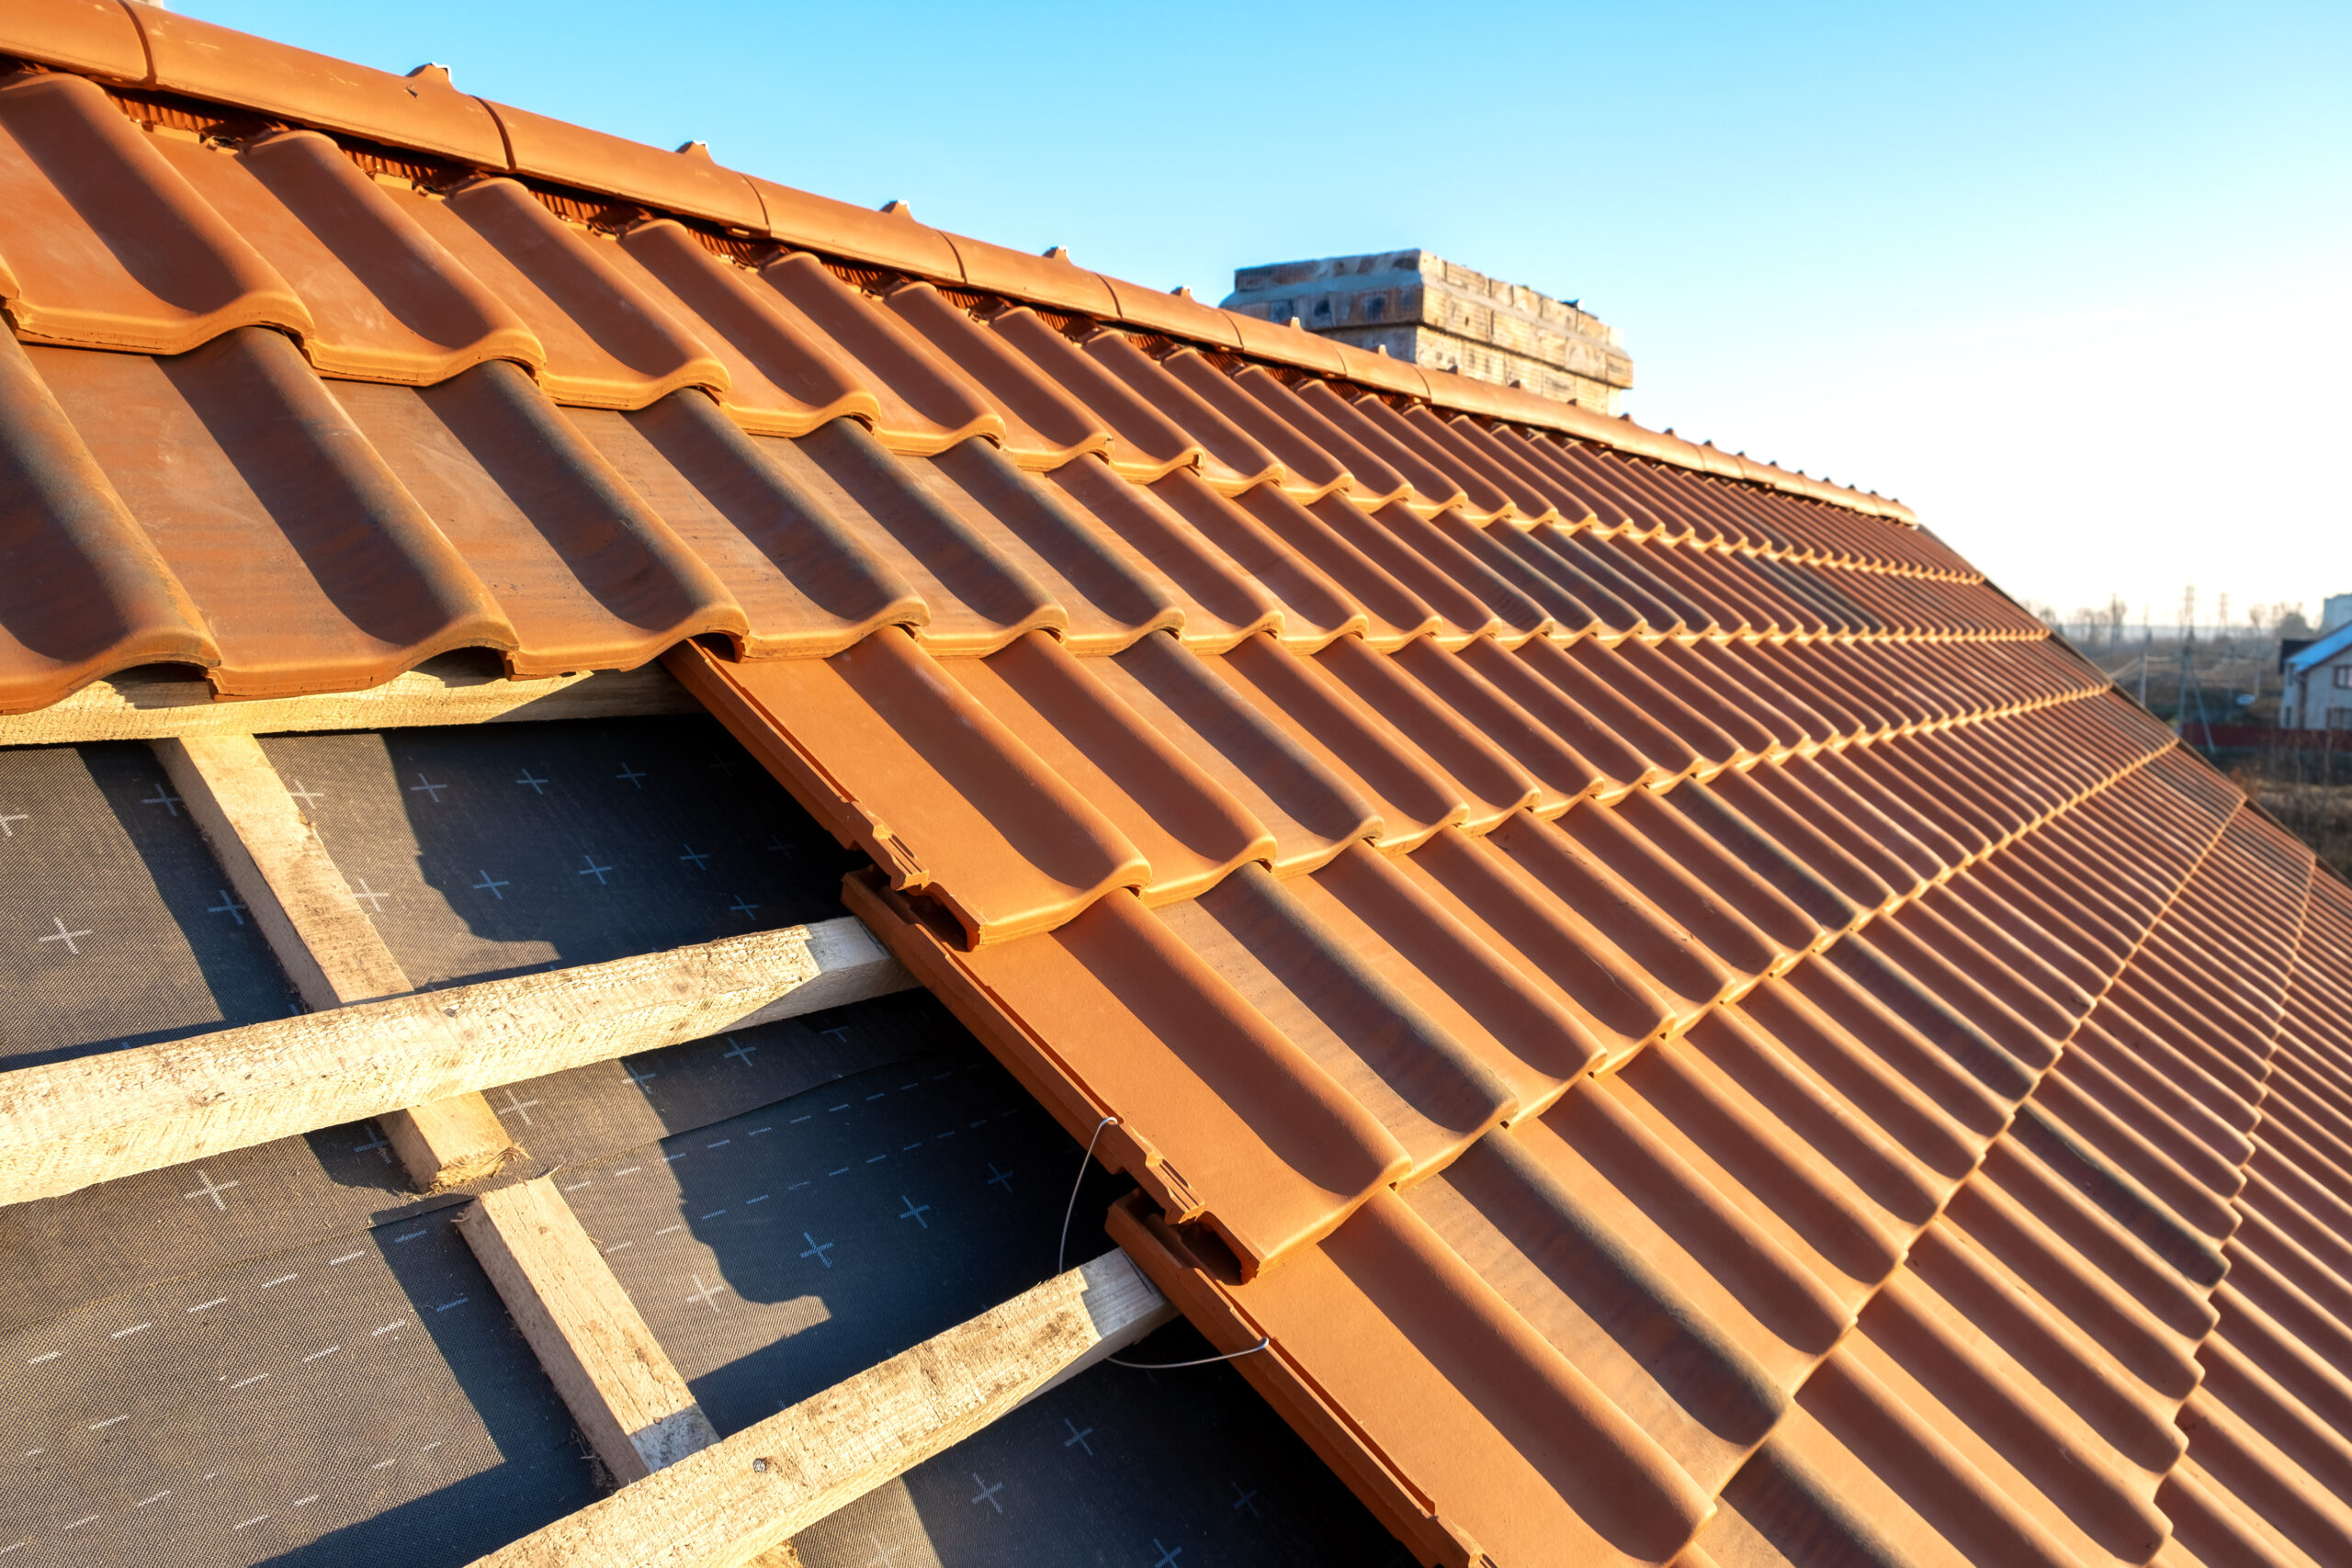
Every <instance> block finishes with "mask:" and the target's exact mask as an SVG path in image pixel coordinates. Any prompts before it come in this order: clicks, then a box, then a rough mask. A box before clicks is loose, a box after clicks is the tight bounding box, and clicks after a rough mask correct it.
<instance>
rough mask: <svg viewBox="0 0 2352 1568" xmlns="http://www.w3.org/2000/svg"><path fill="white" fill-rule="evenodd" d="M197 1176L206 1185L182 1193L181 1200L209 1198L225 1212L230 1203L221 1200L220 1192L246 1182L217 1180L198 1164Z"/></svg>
mask: <svg viewBox="0 0 2352 1568" xmlns="http://www.w3.org/2000/svg"><path fill="white" fill-rule="evenodd" d="M196 1177H197V1179H198V1180H199V1181H201V1182H203V1183H204V1185H203V1186H201V1187H199V1188H198V1189H197V1190H195V1191H193V1192H183V1193H181V1194H180V1201H181V1202H183V1203H185V1202H187V1201H188V1200H189V1199H190V1198H209V1199H211V1200H212V1206H213V1207H214V1208H216V1209H219V1210H220V1211H221V1212H222V1213H226V1212H227V1211H228V1208H229V1205H228V1204H227V1203H225V1202H223V1201H221V1198H220V1194H221V1193H223V1192H226V1191H228V1190H229V1189H231V1188H232V1187H242V1186H243V1185H244V1183H243V1182H241V1181H215V1180H213V1179H212V1178H210V1177H209V1176H207V1175H205V1174H204V1168H203V1167H202V1166H198V1167H197V1168H196Z"/></svg>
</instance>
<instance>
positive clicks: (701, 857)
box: [678, 844, 710, 871]
mask: <svg viewBox="0 0 2352 1568" xmlns="http://www.w3.org/2000/svg"><path fill="white" fill-rule="evenodd" d="M684 850H685V853H684V854H682V855H680V856H679V857H678V858H679V859H680V860H684V861H692V862H694V865H695V870H696V871H700V870H701V869H702V863H703V862H705V861H707V860H708V859H709V858H710V857H709V856H708V855H707V854H704V853H703V852H701V851H699V850H697V849H695V847H694V846H693V845H692V844H687V845H684Z"/></svg>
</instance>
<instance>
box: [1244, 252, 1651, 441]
mask: <svg viewBox="0 0 2352 1568" xmlns="http://www.w3.org/2000/svg"><path fill="white" fill-rule="evenodd" d="M1225 307H1226V309H1227V310H1238V311H1241V312H1242V313H1243V314H1245V315H1251V316H1258V317H1261V318H1263V319H1264V320H1267V321H1291V320H1293V319H1295V320H1296V321H1297V322H1298V324H1299V325H1300V326H1302V327H1305V328H1306V330H1307V331H1309V332H1312V333H1322V334H1323V335H1324V336H1325V337H1332V338H1338V339H1339V340H1340V342H1342V343H1347V344H1354V345H1355V346H1356V347H1358V348H1362V349H1366V350H1370V351H1374V352H1385V353H1386V354H1388V355H1392V356H1393V357H1395V358H1397V359H1405V360H1410V361H1411V362H1412V363H1413V364H1415V365H1423V366H1428V367H1430V368H1431V369H1437V370H1453V371H1458V372H1460V373H1461V374H1463V375H1464V376H1475V377H1476V378H1478V379H1479V380H1481V381H1496V382H1499V383H1501V384H1502V385H1504V386H1508V387H1522V388H1524V389H1527V390H1528V391H1531V392H1533V393H1536V394H1537V395H1538V396H1541V397H1546V398H1557V399H1559V400H1561V401H1563V402H1572V403H1580V404H1582V405H1583V406H1584V407H1586V408H1589V409H1592V410H1595V411H1597V412H1600V413H1606V414H1614V413H1617V412H1620V410H1619V403H1620V400H1622V398H1623V394H1624V392H1625V390H1626V389H1628V388H1630V387H1631V386H1633V384H1634V362H1633V360H1632V359H1631V358H1630V357H1628V356H1627V355H1626V353H1625V350H1624V348H1623V346H1622V344H1621V342H1620V340H1619V338H1618V335H1617V329H1616V328H1615V327H1612V326H1610V325H1608V324H1607V323H1606V322H1603V321H1600V319H1599V318H1597V317H1593V316H1589V315H1587V314H1585V313H1584V311H1582V310H1578V309H1577V306H1576V304H1575V303H1574V302H1572V301H1562V300H1558V299H1553V298H1551V296H1549V295H1546V294H1538V293H1537V292H1536V291H1535V290H1534V289H1532V288H1525V287H1522V286H1521V285H1519V284H1516V283H1505V282H1503V281H1502V280H1501V279H1500V278H1495V277H1488V276H1486V275H1485V274H1484V273H1477V272H1472V271H1471V270H1470V269H1469V268H1468V267H1466V266H1458V265H1455V264H1454V263H1453V262H1450V261H1447V260H1446V259H1444V258H1443V257H1442V256H1434V255H1431V254H1430V253H1429V252H1427V251H1383V252H1380V253H1378V254H1374V255H1363V256H1325V257H1324V258H1322V259H1321V260H1320V261H1299V262H1274V263H1272V264H1270V265H1263V266H1245V267H1240V268H1238V269H1237V270H1236V271H1235V272H1234V275H1233V292H1232V293H1231V294H1229V295H1227V297H1226V299H1225Z"/></svg>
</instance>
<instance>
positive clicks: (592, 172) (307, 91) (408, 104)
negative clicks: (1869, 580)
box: [0, 0, 1918, 527]
mask: <svg viewBox="0 0 2352 1568" xmlns="http://www.w3.org/2000/svg"><path fill="white" fill-rule="evenodd" d="M113 18H119V25H117V23H116V21H115V20H114V19H113ZM0 54H9V55H15V56H17V57H19V58H22V59H26V60H31V61H36V62H40V63H41V64H44V65H49V66H51V67H53V68H55V69H59V70H64V71H70V72H73V73H75V74H79V75H85V76H90V77H94V78H96V79H98V80H101V81H108V82H115V83H119V84H123V85H131V86H136V87H141V88H144V89H147V90H149V91H156V92H168V93H175V94H183V95H186V96H190V97H194V98H199V99H205V100H208V101H210V102H215V103H221V104H225V105H229V106H231V107H238V108H243V109H245V110H247V111H249V112H256V113H262V114H266V115H269V116H271V117H274V118H283V119H287V120H289V121H292V122H295V123H299V124H303V125H308V126H312V127H316V128H318V129H321V130H330V131H339V132H342V133H344V134H345V135H350V136H356V137H360V138H363V139H365V140H368V141H375V142H378V143H380V144H385V145H390V146H392V147H407V148H413V149H415V150H417V151H421V152H432V153H435V154H438V155H441V156H445V157H454V158H458V159H460V160H462V161H465V162H469V163H472V164H476V165H477V166H479V167H481V168H483V169H486V170H495V171H497V172H500V173H503V174H508V175H519V176H522V177H525V178H537V179H541V180H547V181H551V182H553V183H556V184H559V185H562V186H568V187H571V188H574V189H580V188H585V189H587V190H591V191H601V192H605V193H607V194H610V195H612V196H615V197H619V198H621V199H626V200H635V201H640V202H643V203H645V204H646V205H648V206H650V207H654V208H657V209H667V210H669V211H672V212H675V213H680V214H684V215H686V216H690V217H694V218H696V219H699V220H703V221H706V222H715V223H718V224H720V225H722V226H724V227H726V228H729V229H731V230H735V231H741V232H744V233H754V232H756V233H762V234H764V236H765V237H767V238H769V239H772V240H775V241H777V242H779V243H786V244H794V245H798V246H800V247H802V248H805V249H808V250H812V251H818V252H821V253H825V254H834V255H840V256H842V257H844V258H846V259H849V260H853V261H862V262H871V263H878V264H880V265H888V266H890V267H893V268H895V269H897V270H899V271H904V272H908V273H910V274H911V275H914V276H922V277H928V278H931V279H933V280H941V281H948V282H953V283H956V284H960V285H964V286H966V287H971V288H987V289H989V290H990V291H992V292H996V293H1001V294H1005V295H1008V296H1011V297H1012V298H1015V299H1022V300H1023V301H1024V302H1028V303H1033V304H1044V305H1050V306H1059V307H1060V308H1063V309H1067V310H1082V311H1084V312H1085V313H1087V314H1088V315H1091V316H1096V317H1100V318H1102V319H1104V320H1106V321H1114V322H1118V323H1121V324H1124V325H1130V326H1136V327H1141V328H1145V329H1148V330H1149V331H1153V332H1159V333H1168V334H1170V335H1171V336H1176V337H1181V338H1184V339H1186V340H1189V341H1192V342H1195V343H1201V344H1213V345H1215V346H1217V347H1221V348H1225V349H1227V350H1231V351H1236V352H1238V353H1240V354H1243V355H1248V356H1250V357H1251V358H1253V359H1259V360H1262V361H1271V362H1272V363H1275V364H1279V365H1283V366H1286V367H1292V368H1295V369H1301V370H1307V371H1311V372H1314V373H1317V374H1320V375H1327V376H1336V377H1340V378H1344V379H1347V380H1349V381H1352V382H1355V383H1357V384H1359V385H1362V386H1365V387H1370V388H1374V389H1379V390H1383V391H1390V392H1400V393H1404V394H1406V395H1408V396H1413V397H1419V398H1423V399H1426V400H1428V401H1430V403H1432V404H1434V405H1436V406H1438V407H1441V408H1443V409H1447V410H1450V411H1452V412H1457V413H1466V414H1470V415H1472V416H1474V417H1481V418H1488V419H1498V420H1508V421H1510V422H1512V423H1520V424H1530V425H1536V426H1540V427H1542V428H1544V429H1546V430H1551V431H1555V432H1557V433H1559V434H1564V435H1568V436H1572V437H1574V438H1576V439H1577V440H1581V441H1589V442H1592V443H1594V444H1596V445H1599V446H1608V447H1611V448H1613V449H1615V450H1617V451H1620V452H1624V453H1628V454H1630V455H1632V456H1634V457H1645V458H1648V459H1650V460H1652V461H1654V462H1659V463H1666V464H1669V465H1671V466H1673V467H1676V468H1689V469H1693V470H1696V471H1698V472H1701V473H1705V474H1712V475H1713V476H1715V477H1717V478H1720V479H1736V480H1739V481H1742V482H1745V483H1749V484H1755V485H1758V486H1761V487H1763V488H1765V489H1769V490H1774V491H1781V492H1783V493H1786V494H1790V495H1795V496H1800V497H1804V498H1805V499H1808V500H1812V501H1817V502H1824V503H1826V504H1829V505H1833V506H1838V507H1840V508H1842V509H1844V510H1847V511H1849V512H1856V513H1862V514H1864V515H1866V516H1874V517H1879V518H1883V519H1884V520H1886V521H1888V522H1891V523H1894V524H1897V525H1905V526H1910V527H1917V525H1918V517H1917V514H1916V513H1913V512H1912V511H1911V509H1910V508H1908V507H1906V506H1904V505H1903V504H1901V503H1900V502H1894V501H1892V500H1889V499H1887V498H1885V497H1883V496H1878V495H1873V494H1871V493H1869V492H1866V491H1859V490H1855V489H1852V488H1850V487H1849V486H1844V485H1835V484H1831V483H1829V482H1828V481H1826V480H1825V479H1814V478H1812V477H1811V476H1809V475H1806V474H1804V473H1802V472H1794V473H1792V472H1791V471H1790V470H1788V469H1785V468H1780V467H1778V466H1777V465H1774V464H1769V463H1758V462H1755V461H1753V460H1751V459H1749V458H1747V457H1741V456H1737V455H1736V454H1733V453H1728V452H1724V451H1722V450H1720V449H1719V448H1717V447H1716V446H1714V445H1713V443H1712V442H1708V443H1699V442H1691V441H1688V440H1685V439H1683V438H1682V437H1680V436H1678V435H1675V434H1672V432H1670V431H1657V430H1651V429H1648V428H1647V427H1645V426H1644V425H1640V424H1636V423H1634V422H1633V421H1632V420H1631V419H1630V418H1624V417H1620V418H1616V419H1611V418H1609V417H1607V416H1605V415H1602V414H1599V413H1596V412H1593V411H1591V410H1589V409H1585V408H1581V407H1578V406H1577V405H1576V404H1574V403H1564V402H1558V401H1555V400H1552V399H1550V398H1545V397H1541V396H1538V395H1537V394H1535V393H1533V392H1530V391H1527V390H1524V389H1521V388H1518V387H1503V386H1498V385H1495V384H1494V383H1491V382H1487V381H1479V380H1475V379H1473V378H1469V377H1466V376H1463V375H1460V374H1458V373H1455V372H1453V371H1447V370H1439V369H1434V368H1430V367H1422V366H1417V365H1408V364H1406V363H1404V362H1403V361H1401V360H1397V359H1392V358H1389V357H1388V356H1386V355H1377V354H1371V353H1367V352H1365V351H1364V350H1362V349H1359V348H1355V347H1354V346H1352V345H1351V344H1341V343H1338V342H1336V341H1334V340H1332V339H1329V338H1322V337H1317V336H1316V335H1315V334H1314V333H1309V332H1306V331H1305V330H1303V329H1299V328H1294V327H1290V326H1286V325H1277V324H1275V323H1273V322H1271V321H1261V320H1259V319H1258V318H1256V317H1253V316H1243V315H1239V314H1238V313H1237V312H1234V311H1230V310H1224V309H1222V308H1220V307H1217V306H1214V305H1209V304H1205V303H1204V302H1202V301H1201V300H1198V299H1193V298H1192V297H1191V296H1190V295H1189V294H1188V293H1185V292H1183V291H1181V290H1171V291H1170V292H1166V293H1162V292H1159V291H1158V290H1155V289H1150V288H1143V287H1141V286H1139V285H1136V284H1133V283H1129V282H1126V281H1125V280H1124V279H1120V278H1114V277H1112V276H1108V275H1107V274H1103V273H1096V272H1091V271H1089V270H1087V269H1085V268H1083V267H1080V266H1078V265H1075V264H1073V263H1072V262H1070V261H1069V259H1068V257H1067V254H1065V253H1060V252H1059V247H1057V248H1056V253H1049V254H1046V255H1038V256H1033V255H1029V254H1026V253H1024V252H1021V251H1016V250H1012V249H1008V248H1006V247H1004V246H1001V245H997V244H993V243H989V242H988V241H984V240H977V239H973V238H970V237H968V236H965V235H960V234H952V233H950V232H948V231H945V230H940V229H933V228H931V227H929V226H928V225H925V224H922V223H919V222H917V221H916V220H914V218H913V216H912V215H911V214H910V213H909V212H908V211H907V210H906V208H905V205H904V204H903V203H899V202H893V203H891V204H890V209H886V210H884V211H879V212H876V211H870V210H868V209H865V208H862V207H858V206H855V205H854V204H852V203H849V202H844V201H841V200H839V199H837V198H835V197H824V196H818V195H815V194H813V193H811V192H807V191H800V190H796V189H794V188H792V187H790V186H782V185H778V184H775V182H773V181H770V180H766V179H763V178H762V177H761V176H759V175H751V174H746V173H744V172H741V171H740V170H734V169H729V168H727V167H725V166H723V165H721V164H718V163H716V162H715V161H713V160H712V159H711V157H710V155H709V153H708V152H707V150H703V151H701V152H698V153H696V152H685V151H683V150H682V151H678V152H664V151H662V150H661V149H659V148H656V147H651V146H648V145H647V144H645V143H643V142H639V141H629V140H628V139H627V138H625V137H619V136H615V135H612V134H610V133H608V132H605V131H599V130H590V129H588V128H586V127H584V126H577V125H572V124H570V123H568V122H566V121H562V120H557V119H552V118H547V117H545V116H541V115H537V114H534V113H532V112H531V111H529V110H527V109H521V108H516V107H512V106H509V105H504V104H496V103H492V101H491V100H489V99H486V98H479V97H474V96H470V95H467V94H462V93H459V92H458V90H457V89H456V88H455V87H454V86H453V85H450V83H449V81H448V79H447V75H446V74H445V73H428V74H424V75H415V74H412V75H409V76H397V75H394V74H392V73H390V72H385V71H379V70H377V69H375V68H374V67H372V66H365V65H358V64H356V63H354V62H346V61H340V60H336V59H334V57H332V56H329V55H322V54H318V53H315V52H313V51H309V50H304V49H299V48H297V47H295V46H293V45H290V44H283V43H278V42H277V41H275V40H274V39H265V38H261V37H258V36H257V35H254V34H252V33H245V32H241V31H239V30H237V29H236V28H227V27H222V26H220V24H218V23H213V22H206V21H202V20H199V19H198V18H196V17H187V16H184V15H181V14H180V13H177V12H174V11H165V10H162V9H159V8H157V7H154V6H139V5H135V4H133V0H117V6H116V8H115V9H114V10H113V12H112V13H111V14H110V13H109V12H108V11H107V9H104V8H101V7H98V6H91V5H90V4H88V0H11V4H10V5H9V6H6V8H5V9H0ZM688 145H689V146H693V145H694V144H693V143H689V144H688Z"/></svg>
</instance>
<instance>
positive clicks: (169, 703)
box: [0, 655, 702, 746]
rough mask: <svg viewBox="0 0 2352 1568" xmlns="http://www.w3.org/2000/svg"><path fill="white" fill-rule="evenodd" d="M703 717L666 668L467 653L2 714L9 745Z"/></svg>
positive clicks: (101, 687) (3, 742)
mask: <svg viewBox="0 0 2352 1568" xmlns="http://www.w3.org/2000/svg"><path fill="white" fill-rule="evenodd" d="M701 711H702V710H701V708H700V707H699V706H698V705H696V704H695V700H694V699H693V698H692V697H690V696H688V695H687V694H685V692H684V690H683V689H681V688H680V686H679V685H678V683H677V682H675V681H674V680H673V679H671V677H670V674H669V671H666V670H664V669H662V666H660V665H659V664H648V665H645V666H643V667H641V668H639V669H636V670H600V671H594V672H591V673H583V674H575V675H550V676H547V677H545V678H543V679H533V680H519V681H517V680H509V679H506V678H505V677H503V676H498V675H492V674H489V673H486V672H485V671H483V670H482V669H481V661H480V660H475V659H470V658H468V657H466V656H463V655H458V656H453V657H449V658H444V659H435V660H427V661H426V662H425V663H424V664H423V665H421V666H419V667H418V668H416V669H414V670H411V671H407V672H406V673H405V674H401V675H395V676H393V677H392V678H391V679H390V680H389V681H387V682H384V683H383V684H382V685H380V686H370V687H368V689H367V690H366V691H360V692H329V693H324V694H320V695H317V696H304V697H262V698H257V699H254V700H253V701H249V702H226V701H221V700H219V699H217V698H216V697H215V696H214V695H213V692H212V688H211V687H210V686H209V685H208V684H206V683H205V682H204V681H202V680H201V679H198V678H197V677H195V676H193V675H190V676H187V677H173V676H168V675H159V674H153V673H150V672H147V671H135V672H132V673H129V674H123V675H118V676H116V677H115V678H114V679H113V680H111V681H95V682H91V683H90V684H89V685H87V686H85V687H83V688H82V689H81V690H80V691H78V692H75V693H74V694H73V695H72V696H69V697H67V698H66V699H65V700H64V701H62V702H60V703H58V704H56V705H53V706H50V707H45V708H41V709H39V710H38V711H36V712H33V713H27V714H17V715H14V716H7V717H0V746H65V745H81V744H85V743H87V742H90V741H97V740H159V739H164V738H165V737H168V736H178V735H277V734H287V733H291V732H295V731H303V730H312V731H315V730H330V729H406V728H414V727H416V726H419V725H434V724H510V723H517V722H525V723H527V722H535V721H538V720H542V719H558V718H642V717H647V716H655V715H661V714H683V713H699V712H701Z"/></svg>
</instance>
